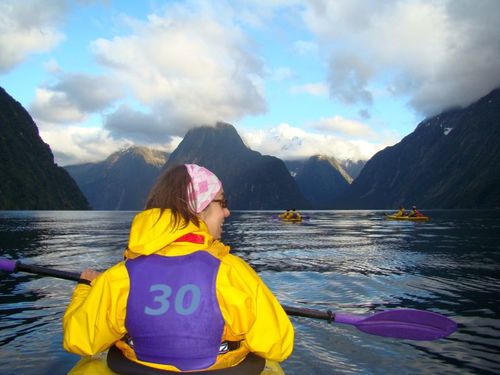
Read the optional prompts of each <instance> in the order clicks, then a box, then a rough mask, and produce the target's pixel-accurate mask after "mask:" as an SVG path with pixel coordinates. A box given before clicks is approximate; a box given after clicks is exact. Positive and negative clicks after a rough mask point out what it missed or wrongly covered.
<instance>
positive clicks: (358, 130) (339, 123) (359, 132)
mask: <svg viewBox="0 0 500 375" xmlns="http://www.w3.org/2000/svg"><path fill="white" fill-rule="evenodd" d="M311 126H312V127H313V128H314V129H317V130H319V131H321V132H322V133H327V134H328V133H334V134H337V135H338V136H347V137H354V138H358V139H376V137H377V134H376V133H375V132H374V131H373V130H372V129H371V128H370V127H369V126H367V125H365V124H362V123H360V122H358V121H355V120H349V119H345V118H343V117H342V116H334V117H329V118H321V119H319V120H318V121H316V122H313V123H312V124H311Z"/></svg>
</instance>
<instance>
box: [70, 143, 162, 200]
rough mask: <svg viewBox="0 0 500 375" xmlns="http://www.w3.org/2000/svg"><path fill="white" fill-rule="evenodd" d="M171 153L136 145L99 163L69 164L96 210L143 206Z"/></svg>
mask: <svg viewBox="0 0 500 375" xmlns="http://www.w3.org/2000/svg"><path fill="white" fill-rule="evenodd" d="M167 159H168V154H167V153H165V152H162V151H158V150H152V149H149V148H146V147H138V146H133V147H129V148H126V149H123V150H120V151H117V152H115V153H113V154H111V155H110V156H109V157H108V158H107V159H106V160H104V161H102V162H99V163H86V164H79V165H70V166H66V167H65V168H66V170H67V171H68V172H69V173H70V174H71V176H73V178H74V179H75V181H76V182H77V183H78V186H80V189H81V190H82V192H83V193H84V194H85V196H86V197H87V199H88V200H89V202H90V205H91V206H92V208H94V209H95V210H140V209H142V208H143V207H144V204H145V203H146V198H147V195H148V193H149V190H150V189H151V187H152V186H153V184H154V182H155V181H156V179H157V177H158V176H159V174H160V172H161V169H162V167H163V165H164V164H165V162H166V161H167Z"/></svg>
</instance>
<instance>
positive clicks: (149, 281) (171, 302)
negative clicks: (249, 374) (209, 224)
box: [125, 251, 224, 371]
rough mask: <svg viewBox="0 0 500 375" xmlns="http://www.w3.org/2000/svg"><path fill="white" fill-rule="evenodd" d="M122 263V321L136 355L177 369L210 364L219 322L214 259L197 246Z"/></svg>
mask: <svg viewBox="0 0 500 375" xmlns="http://www.w3.org/2000/svg"><path fill="white" fill-rule="evenodd" d="M125 266H126V268H127V271H128V274H129V278H130V294H129V297H128V301H127V316H126V319H125V327H126V328H127V332H128V334H129V336H130V340H129V343H130V345H131V346H132V348H133V349H134V351H135V353H136V356H137V358H138V359H139V360H141V361H146V362H153V363H161V364H166V365H172V366H175V367H177V368H178V369H180V370H182V371H188V370H200V369H205V368H207V367H210V366H211V365H213V364H214V363H215V360H216V358H217V355H218V354H219V346H220V343H221V339H222V332H223V328H224V320H223V318H222V313H221V311H220V307H219V303H218V301H217V296H216V292H215V282H216V278H217V272H218V270H219V266H220V261H219V259H217V258H215V257H213V256H212V255H210V254H209V253H207V252H206V251H197V252H194V253H191V254H188V255H184V256H176V257H165V256H160V255H148V256H141V257H138V258H136V259H131V260H127V262H126V263H125Z"/></svg>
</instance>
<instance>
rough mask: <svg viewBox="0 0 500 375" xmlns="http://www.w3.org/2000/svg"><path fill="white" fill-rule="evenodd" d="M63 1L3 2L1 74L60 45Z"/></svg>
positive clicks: (11, 0) (63, 13) (23, 0)
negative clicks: (31, 56) (36, 54)
mask: <svg viewBox="0 0 500 375" xmlns="http://www.w3.org/2000/svg"><path fill="white" fill-rule="evenodd" d="M66 10H67V9H66V2H65V1H64V0H54V1H45V0H22V1H18V0H2V1H0V51H2V52H1V53H0V72H7V71H9V70H11V69H12V68H14V67H15V66H16V65H17V64H20V63H22V62H23V61H24V60H25V59H27V58H28V56H29V55H31V54H33V53H40V52H46V51H49V50H51V49H52V48H54V47H55V46H57V45H58V44H59V43H60V42H61V41H62V40H64V35H63V34H62V33H61V32H60V31H59V30H58V29H57V26H58V25H59V24H60V23H61V22H62V20H63V17H64V16H65V13H66Z"/></svg>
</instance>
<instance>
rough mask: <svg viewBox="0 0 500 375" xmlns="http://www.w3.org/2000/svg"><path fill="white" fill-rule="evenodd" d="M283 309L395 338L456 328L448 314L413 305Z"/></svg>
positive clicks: (440, 334)
mask: <svg viewBox="0 0 500 375" xmlns="http://www.w3.org/2000/svg"><path fill="white" fill-rule="evenodd" d="M283 309H284V310H285V311H286V313H287V314H288V315H292V316H303V317H307V318H314V319H322V320H326V321H328V322H335V323H342V324H349V325H352V326H354V327H356V328H357V329H359V330H360V331H362V332H365V333H369V334H372V335H377V336H384V337H394V338H398V339H408V340H438V339H441V338H444V337H447V336H449V335H451V334H452V333H453V332H455V331H456V330H457V323H455V322H454V321H453V320H451V319H450V318H447V317H446V316H444V315H441V314H438V313H434V312H429V311H423V310H416V309H397V310H386V311H381V312H376V313H374V314H372V315H353V314H343V313H333V312H331V311H330V310H328V311H320V310H313V309H306V308H297V307H291V306H285V305H283Z"/></svg>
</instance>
